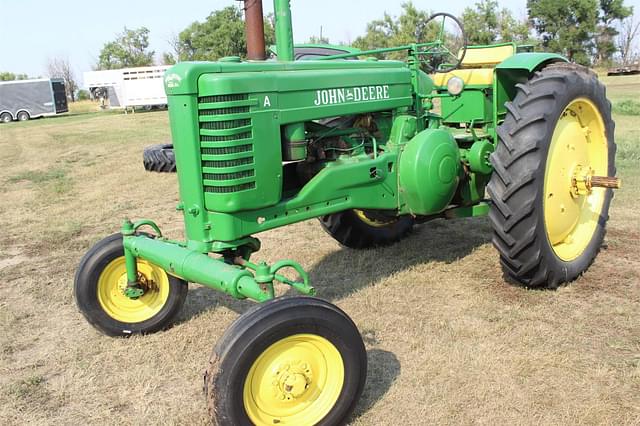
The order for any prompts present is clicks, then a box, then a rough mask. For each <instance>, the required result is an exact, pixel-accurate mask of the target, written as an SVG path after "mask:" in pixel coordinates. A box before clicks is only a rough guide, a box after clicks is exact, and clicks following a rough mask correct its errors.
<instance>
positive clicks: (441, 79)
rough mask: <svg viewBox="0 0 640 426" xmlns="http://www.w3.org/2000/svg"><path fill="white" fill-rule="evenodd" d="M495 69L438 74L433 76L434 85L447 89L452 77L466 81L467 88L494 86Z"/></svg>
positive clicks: (462, 70) (460, 70) (461, 70)
mask: <svg viewBox="0 0 640 426" xmlns="http://www.w3.org/2000/svg"><path fill="white" fill-rule="evenodd" d="M493 71H494V70H493V68H474V69H457V70H453V71H451V72H447V73H441V72H440V73H436V74H434V75H433V83H434V84H435V85H436V86H438V87H443V88H446V87H447V82H448V81H449V79H450V78H451V77H454V76H455V77H459V78H461V79H462V81H464V85H465V86H470V85H487V86H490V85H492V84H493Z"/></svg>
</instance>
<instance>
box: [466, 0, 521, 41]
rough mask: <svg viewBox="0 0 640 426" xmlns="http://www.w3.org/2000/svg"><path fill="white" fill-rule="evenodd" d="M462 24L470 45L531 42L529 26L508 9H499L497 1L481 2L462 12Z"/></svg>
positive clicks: (482, 0) (487, 0)
mask: <svg viewBox="0 0 640 426" xmlns="http://www.w3.org/2000/svg"><path fill="white" fill-rule="evenodd" d="M462 24H463V25H464V30H465V33H466V34H467V40H468V42H469V44H491V43H496V42H510V41H514V42H518V43H523V42H527V41H529V25H528V23H527V22H526V21H524V22H523V21H518V20H517V19H516V18H515V17H514V16H513V14H512V13H511V11H510V10H509V9H507V8H502V9H499V8H498V2H497V1H496V0H480V1H479V2H477V3H476V4H475V7H474V8H471V7H467V8H465V9H464V11H463V12H462Z"/></svg>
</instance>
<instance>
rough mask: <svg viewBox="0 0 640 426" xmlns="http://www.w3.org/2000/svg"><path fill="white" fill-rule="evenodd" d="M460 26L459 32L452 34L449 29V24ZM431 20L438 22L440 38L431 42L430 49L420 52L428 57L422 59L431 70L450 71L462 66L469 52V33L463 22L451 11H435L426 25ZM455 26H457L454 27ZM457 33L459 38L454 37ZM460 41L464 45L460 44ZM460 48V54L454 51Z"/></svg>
mask: <svg viewBox="0 0 640 426" xmlns="http://www.w3.org/2000/svg"><path fill="white" fill-rule="evenodd" d="M447 21H449V24H450V25H455V26H457V27H458V31H457V32H458V34H455V33H454V34H452V33H451V32H448V31H447V24H448V22H447ZM431 22H433V23H434V24H437V25H438V27H439V29H438V38H437V39H436V40H435V41H434V42H432V43H429V45H430V46H429V47H428V50H425V51H422V52H420V54H421V55H423V56H426V57H428V59H426V60H424V61H422V62H423V64H424V65H425V66H426V67H427V68H428V71H429V72H450V71H453V70H455V69H458V68H459V67H460V64H462V60H463V59H464V56H465V55H466V54H467V35H466V33H465V32H464V26H463V25H462V22H460V20H459V19H458V18H456V17H455V16H453V15H451V14H450V13H444V12H440V13H435V14H433V15H431V17H430V18H429V19H427V22H426V23H425V26H426V27H428V26H429V25H430V24H431ZM454 28H455V27H454ZM456 35H457V38H456V39H454V37H455V36H456ZM460 43H461V44H462V45H460ZM456 49H458V54H455V53H453V52H452V50H453V51H455V50H456Z"/></svg>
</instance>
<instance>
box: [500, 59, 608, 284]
mask: <svg viewBox="0 0 640 426" xmlns="http://www.w3.org/2000/svg"><path fill="white" fill-rule="evenodd" d="M506 107H507V111H508V113H507V117H506V118H505V121H504V123H503V124H502V125H501V126H500V127H499V128H498V136H499V138H500V143H498V146H497V148H496V151H495V153H494V154H493V155H492V157H491V160H492V163H493V166H494V172H493V174H492V176H491V181H490V183H489V185H488V188H487V189H488V191H489V195H490V196H491V200H492V205H491V210H490V213H489V217H490V219H491V222H492V225H493V229H494V234H493V244H494V246H495V247H496V249H497V250H498V252H499V253H500V260H501V263H502V266H503V269H504V271H505V275H506V276H507V277H508V278H511V279H513V280H515V281H517V282H519V283H521V284H523V285H526V286H528V287H547V288H556V287H558V285H560V284H562V283H565V282H569V281H572V280H574V279H575V278H577V277H578V276H579V275H580V274H582V273H583V272H584V271H585V270H586V269H587V268H588V267H589V265H590V264H591V263H592V262H593V260H594V259H595V257H596V255H597V254H598V251H599V250H600V246H601V244H602V241H603V239H604V233H605V225H606V222H607V219H608V218H609V205H610V203H611V198H612V190H611V189H607V188H604V187H597V186H600V185H595V184H594V185H593V186H591V182H595V181H596V180H595V179H593V180H592V179H591V178H592V177H594V176H596V177H603V178H598V179H597V180H598V181H606V180H609V181H610V182H611V181H613V180H614V179H607V178H608V177H613V176H615V173H616V168H615V153H616V144H615V143H614V123H613V121H612V119H611V103H610V102H609V101H608V100H607V98H606V96H605V88H604V85H603V84H602V83H600V82H599V81H598V79H597V76H596V75H595V74H594V73H592V72H591V71H589V70H588V69H586V68H584V67H581V66H578V65H573V64H565V63H563V64H553V65H550V66H548V67H546V68H545V69H543V70H542V71H540V72H537V73H536V74H535V75H534V76H533V77H532V78H531V80H529V81H528V82H527V83H525V84H522V85H518V93H517V95H516V97H515V99H514V100H513V102H510V103H508V104H507V105H506ZM610 187H613V186H609V188H610Z"/></svg>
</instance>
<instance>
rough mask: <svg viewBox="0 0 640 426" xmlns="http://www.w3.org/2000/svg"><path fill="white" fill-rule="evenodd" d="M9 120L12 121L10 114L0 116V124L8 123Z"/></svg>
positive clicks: (4, 113) (5, 113)
mask: <svg viewBox="0 0 640 426" xmlns="http://www.w3.org/2000/svg"><path fill="white" fill-rule="evenodd" d="M11 120H13V117H11V114H10V113H8V112H3V113H2V114H0V123H9V122H11Z"/></svg>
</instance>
